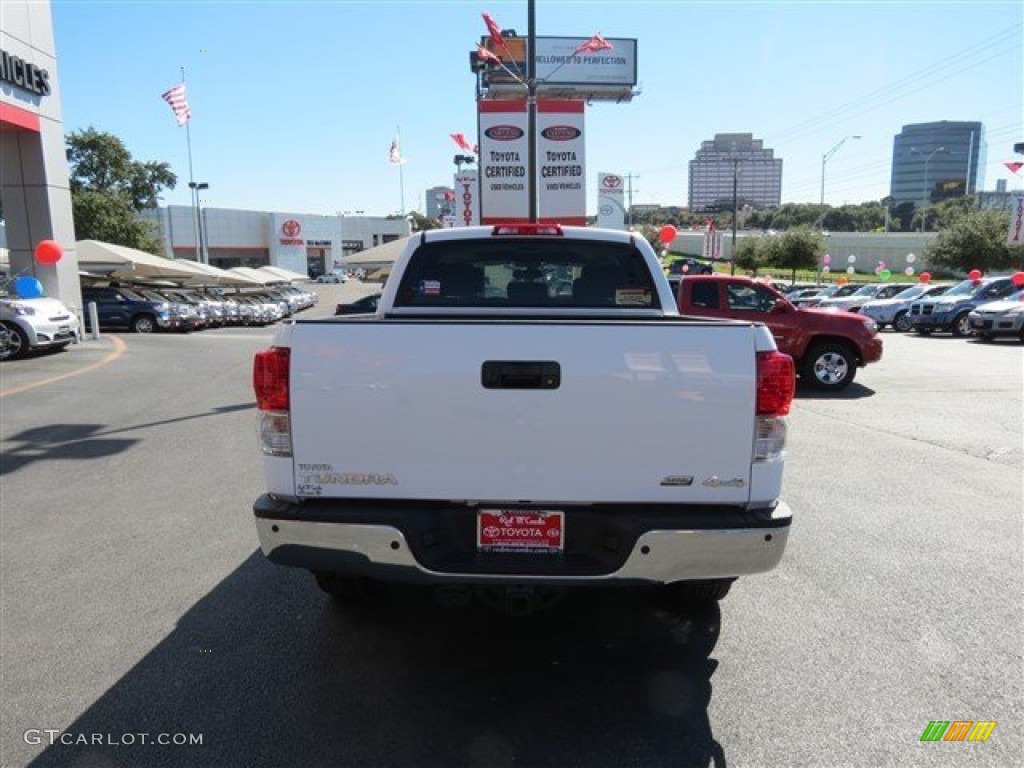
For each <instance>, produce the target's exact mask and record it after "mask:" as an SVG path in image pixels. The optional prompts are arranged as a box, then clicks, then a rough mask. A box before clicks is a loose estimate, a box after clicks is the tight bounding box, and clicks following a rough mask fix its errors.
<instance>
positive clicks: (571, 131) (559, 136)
mask: <svg viewBox="0 0 1024 768" xmlns="http://www.w3.org/2000/svg"><path fill="white" fill-rule="evenodd" d="M540 135H541V136H543V137H544V138H545V139H548V140H549V141H572V140H573V139H578V138H579V137H580V136H582V135H583V131H581V130H580V129H579V128H576V127H574V126H571V125H552V126H549V127H547V128H545V129H544V130H543V131H541V132H540Z"/></svg>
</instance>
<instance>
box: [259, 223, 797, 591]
mask: <svg viewBox="0 0 1024 768" xmlns="http://www.w3.org/2000/svg"><path fill="white" fill-rule="evenodd" d="M793 382H794V371H793V362H792V360H791V358H790V357H788V356H787V355H783V354H780V353H779V352H778V351H777V349H776V346H775V343H774V341H773V340H772V335H771V333H769V331H768V329H767V328H765V327H764V326H762V325H760V324H754V323H747V322H738V321H732V320H714V319H707V318H687V317H681V316H680V315H679V314H678V312H677V311H676V308H675V299H674V297H673V296H672V293H671V289H670V287H669V283H668V280H667V279H666V278H665V276H664V274H663V273H662V270H661V267H660V265H659V263H658V260H657V257H656V256H655V253H654V251H653V249H652V248H651V246H650V244H649V243H648V242H647V241H646V240H644V239H643V238H642V237H640V236H637V235H635V234H632V233H629V232H619V231H610V230H600V229H588V228H582V227H561V226H555V225H537V224H519V225H499V226H495V227H469V228H462V229H446V230H434V231H429V232H423V233H422V234H419V235H417V236H415V237H413V238H412V239H411V240H410V243H409V245H408V246H407V247H406V249H405V251H404V252H403V254H402V255H401V256H400V257H399V258H398V260H397V261H396V262H395V265H394V267H393V269H392V272H391V276H390V278H389V280H388V282H387V285H386V287H385V289H384V292H383V295H382V297H381V300H380V303H379V306H378V310H377V312H376V313H375V314H373V315H363V316H353V315H349V316H346V317H337V318H330V319H323V320H299V321H296V322H292V323H289V324H287V325H285V326H283V327H282V328H281V329H280V330H279V331H278V333H277V336H276V337H275V340H274V342H273V346H272V347H271V348H269V349H267V350H265V351H261V352H259V353H257V355H256V358H255V364H254V371H253V383H254V389H255V393H256V398H257V402H258V408H259V422H260V430H259V432H260V447H261V450H262V453H263V463H264V469H265V478H266V492H265V493H264V494H263V495H262V496H260V497H259V499H258V500H257V501H256V502H255V504H254V508H253V509H254V513H255V517H256V527H257V530H258V534H259V539H260V544H261V547H262V549H263V552H264V553H265V554H266V555H267V557H268V558H269V559H270V560H271V561H273V562H275V563H279V564H282V565H289V566H297V567H301V568H306V569H309V570H310V571H312V572H313V574H314V575H315V576H316V580H317V583H318V584H319V585H320V587H321V588H322V589H323V590H324V591H326V592H328V593H329V594H331V595H332V596H334V597H336V598H339V599H345V598H346V597H348V596H351V595H353V594H355V593H358V592H360V591H362V589H363V588H364V587H365V586H367V585H372V583H373V582H374V581H375V580H388V581H399V582H417V583H428V584H435V585H444V586H446V587H447V588H448V589H449V590H451V589H455V590H459V589H464V590H466V591H467V592H470V593H472V592H475V591H478V590H479V589H483V590H487V588H488V587H490V588H493V589H490V590H487V591H489V593H490V594H491V595H493V594H494V592H495V591H497V592H498V594H501V595H505V596H506V598H507V600H508V604H509V606H510V609H511V610H513V611H518V610H520V609H524V610H528V609H529V608H530V606H531V605H532V602H533V601H534V600H535V599H536V598H538V597H541V596H542V593H544V592H546V591H547V590H549V589H551V588H554V589H561V588H562V587H566V586H570V585H592V586H596V585H659V586H663V587H664V588H665V589H666V590H667V591H670V592H673V593H678V596H679V597H681V598H684V599H688V600H693V599H698V600H713V599H720V598H721V597H724V595H725V593H726V592H727V591H728V589H729V586H730V585H731V583H732V581H733V580H734V579H735V578H736V577H738V576H742V575H746V574H753V573H758V572H763V571H768V570H770V569H772V568H773V567H774V566H775V565H776V564H777V563H778V562H779V560H780V558H781V557H782V553H783V550H784V549H785V546H786V540H787V536H788V533H789V526H790V520H791V512H790V509H789V507H788V506H787V505H786V504H785V503H784V502H783V501H782V500H780V490H781V485H782V471H783V464H784V445H785V439H786V425H785V418H784V417H785V415H786V414H787V413H788V412H789V408H790V404H791V402H792V398H793V386H794V384H793ZM544 596H545V597H546V595H544Z"/></svg>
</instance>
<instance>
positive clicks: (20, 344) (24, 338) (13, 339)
mask: <svg viewBox="0 0 1024 768" xmlns="http://www.w3.org/2000/svg"><path fill="white" fill-rule="evenodd" d="M2 333H3V334H4V337H5V338H4V339H3V343H0V360H15V359H17V358H19V357H21V356H22V355H24V354H25V353H26V352H28V348H29V344H28V335H27V334H26V333H25V332H24V331H23V330H21V328H19V327H18V326H16V325H14V324H13V323H4V324H3V329H2Z"/></svg>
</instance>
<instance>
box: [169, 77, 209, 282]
mask: <svg viewBox="0 0 1024 768" xmlns="http://www.w3.org/2000/svg"><path fill="white" fill-rule="evenodd" d="M181 84H182V85H184V84H185V68H184V67H182V68H181ZM191 123H192V121H191V120H186V121H185V143H186V144H187V146H188V188H189V191H190V192H191V193H192V239H193V241H195V244H196V263H197V264H202V263H203V254H202V250H201V249H200V246H199V190H198V189H196V179H195V176H194V175H193V174H192V128H191ZM171 258H172V259H173V258H174V246H173V244H172V245H171Z"/></svg>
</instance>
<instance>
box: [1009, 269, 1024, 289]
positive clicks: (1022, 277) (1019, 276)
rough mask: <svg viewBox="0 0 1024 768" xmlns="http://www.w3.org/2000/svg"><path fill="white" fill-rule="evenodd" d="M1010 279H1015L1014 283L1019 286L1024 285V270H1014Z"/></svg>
mask: <svg viewBox="0 0 1024 768" xmlns="http://www.w3.org/2000/svg"><path fill="white" fill-rule="evenodd" d="M1010 279H1011V280H1013V284H1014V285H1016V286H1017V287H1018V288H1019V287H1020V286H1022V285H1024V272H1014V273H1013V277H1012V278H1010Z"/></svg>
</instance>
